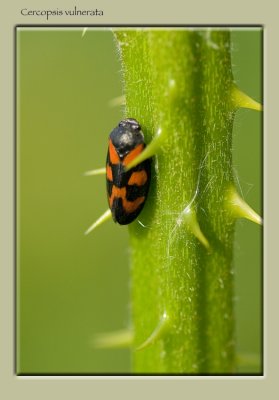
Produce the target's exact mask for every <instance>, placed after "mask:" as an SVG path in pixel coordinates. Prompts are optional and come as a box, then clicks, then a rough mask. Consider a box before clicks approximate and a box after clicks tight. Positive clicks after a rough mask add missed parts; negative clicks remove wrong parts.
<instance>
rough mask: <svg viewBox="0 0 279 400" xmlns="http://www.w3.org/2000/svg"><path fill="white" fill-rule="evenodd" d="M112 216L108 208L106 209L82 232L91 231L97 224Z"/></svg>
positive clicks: (86, 233)
mask: <svg viewBox="0 0 279 400" xmlns="http://www.w3.org/2000/svg"><path fill="white" fill-rule="evenodd" d="M111 217H112V214H111V211H110V209H108V210H107V211H106V212H104V214H103V215H101V216H100V218H98V219H97V221H95V222H94V224H92V225H91V226H90V227H89V228H88V229H87V231H86V232H84V234H85V235H88V233H90V232H92V231H93V230H94V229H95V228H97V227H98V226H100V225H102V224H103V223H104V222H106V221H108V220H109V219H110V218H111Z"/></svg>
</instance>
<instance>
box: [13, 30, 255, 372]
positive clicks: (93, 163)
mask: <svg viewBox="0 0 279 400" xmlns="http://www.w3.org/2000/svg"><path fill="white" fill-rule="evenodd" d="M16 35H17V211H18V215H17V373H20V374H86V373H87V374H90V373H92V374H94V373H101V374H102V373H103V374H106V373H129V372H131V367H130V353H129V350H126V349H114V350H108V349H107V350H100V349H99V350H98V349H94V346H93V345H92V342H93V338H94V335H96V334H98V333H100V332H111V331H114V330H119V329H123V328H126V327H127V326H128V325H129V321H130V316H129V307H130V305H129V287H130V283H129V251H128V235H127V228H126V227H121V226H117V225H115V224H114V223H113V222H112V221H110V222H108V223H106V224H104V225H103V226H101V227H100V228H98V230H96V231H95V232H94V233H91V234H90V235H88V236H84V234H83V233H84V231H85V230H86V229H87V228H88V227H89V225H91V223H92V222H93V221H94V220H96V219H97V218H98V217H99V216H100V215H101V214H102V213H103V212H104V211H105V210H106V209H107V199H106V192H105V179H104V177H103V176H97V177H84V176H83V173H84V172H85V171H87V170H90V169H94V168H100V167H104V165H105V158H106V151H107V138H108V134H109V133H110V131H111V130H112V128H113V127H114V126H115V125H116V124H117V123H118V122H119V120H121V118H122V112H121V107H111V106H110V101H111V100H112V99H113V98H116V97H118V96H120V95H121V93H122V89H121V74H120V62H119V60H118V55H117V50H116V46H115V43H114V40H113V35H112V33H111V31H110V30H109V29H100V28H99V29H89V30H88V31H87V32H86V34H85V36H84V37H82V29H81V28H79V29H78V28H71V29H70V28H69V29H65V28H55V29H54V28H43V29H38V28H18V29H17V33H16ZM261 35H262V33H261V31H260V30H255V29H254V30H253V29H249V30H243V29H242V30H240V29H238V30H236V29H235V30H233V31H232V50H233V52H232V62H233V70H234V76H235V79H236V81H237V83H238V84H239V86H240V88H241V89H242V90H244V91H246V92H247V93H248V94H249V95H250V96H252V97H253V98H255V99H256V100H259V101H261V84H262V83H261V74H262V65H261V63H262V61H261V60H262V48H261V46H262V38H261ZM234 130H235V132H234V164H235V170H236V176H237V179H238V180H239V182H240V186H241V190H242V192H243V195H244V197H245V199H246V200H247V202H248V203H249V204H250V205H252V207H254V208H255V209H256V210H257V211H258V212H261V190H262V188H261V176H262V164H261V163H262V160H261V156H262V134H261V115H260V113H257V112H255V111H251V110H240V111H239V112H238V113H237V117H236V119H235V124H234ZM261 253H262V244H261V229H260V228H259V227H258V226H255V225H254V224H252V223H250V222H248V221H239V222H238V223H237V231H236V238H235V279H236V298H235V301H236V316H237V340H238V349H239V351H240V352H245V353H249V354H252V355H257V354H258V355H259V354H260V352H261V339H262V324H261V317H262V316H261V310H262V299H261V296H262V291H261V287H262V286H261V285H262V262H261V261H262V260H261V257H262V254H261ZM259 370H260V369H259V367H257V366H254V367H252V366H249V367H248V366H247V367H246V368H243V369H242V370H241V371H242V372H245V371H248V372H257V371H259Z"/></svg>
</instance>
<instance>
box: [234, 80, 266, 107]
mask: <svg viewBox="0 0 279 400" xmlns="http://www.w3.org/2000/svg"><path fill="white" fill-rule="evenodd" d="M231 96H232V102H233V105H234V107H235V108H250V109H251V110H256V111H262V109H263V107H262V105H261V104H260V103H258V102H257V101H256V100H253V99H252V98H251V97H249V96H248V95H247V94H245V93H244V92H242V91H241V90H240V89H239V88H238V87H237V86H236V85H233V86H232V92H231Z"/></svg>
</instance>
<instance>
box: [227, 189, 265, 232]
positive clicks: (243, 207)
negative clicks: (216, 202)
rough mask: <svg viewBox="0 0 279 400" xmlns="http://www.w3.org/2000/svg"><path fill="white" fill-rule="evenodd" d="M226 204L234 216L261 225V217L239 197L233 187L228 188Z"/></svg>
mask: <svg viewBox="0 0 279 400" xmlns="http://www.w3.org/2000/svg"><path fill="white" fill-rule="evenodd" d="M228 205H229V208H230V210H231V212H232V214H233V215H234V217H235V218H246V219H249V220H250V221H252V222H255V223H256V224H259V225H262V218H261V217H260V216H259V214H257V213H256V211H254V210H253V209H252V208H251V207H250V206H249V205H248V204H247V203H246V201H245V200H244V199H243V198H242V197H240V195H239V194H238V193H237V191H236V189H235V188H234V187H231V188H230V189H229V196H228Z"/></svg>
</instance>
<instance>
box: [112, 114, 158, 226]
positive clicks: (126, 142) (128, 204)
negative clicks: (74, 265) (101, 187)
mask: <svg viewBox="0 0 279 400" xmlns="http://www.w3.org/2000/svg"><path fill="white" fill-rule="evenodd" d="M144 148H145V143H144V136H143V133H142V131H141V126H140V124H139V123H138V122H137V121H136V120H135V119H134V118H126V119H124V120H123V121H121V122H120V123H119V124H118V126H117V127H116V128H114V129H113V131H112V132H111V134H110V136H109V148H108V155H107V164H106V178H107V195H108V202H109V207H110V209H111V212H112V217H113V220H114V221H115V222H118V223H119V224H121V225H127V224H130V223H131V222H132V221H134V220H135V219H136V218H137V216H138V215H139V213H140V212H141V210H142V208H143V206H144V203H145V200H146V196H147V193H148V189H149V183H150V167H151V160H150V159H147V160H145V161H143V162H141V163H140V164H138V165H136V166H135V167H133V168H131V169H130V170H128V171H127V170H126V167H127V166H128V165H129V164H130V163H131V161H132V160H134V159H135V157H137V156H138V155H139V154H140V153H141V152H142V151H143V149H144Z"/></svg>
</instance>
